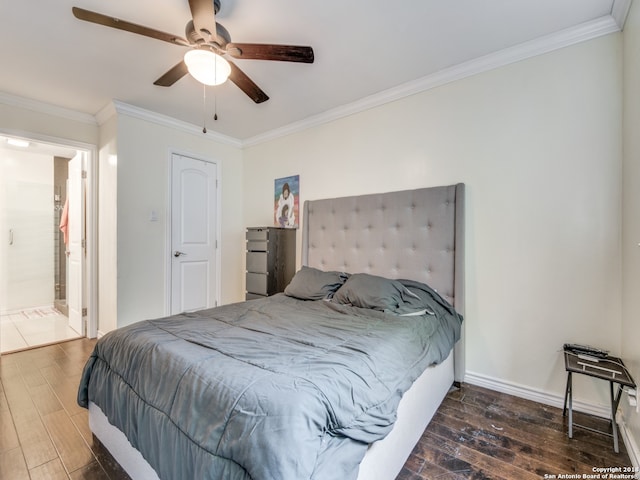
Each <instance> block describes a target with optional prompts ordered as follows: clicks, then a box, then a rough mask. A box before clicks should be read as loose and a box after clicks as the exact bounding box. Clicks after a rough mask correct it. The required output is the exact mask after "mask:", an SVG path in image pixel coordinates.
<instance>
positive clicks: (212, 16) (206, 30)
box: [189, 0, 220, 43]
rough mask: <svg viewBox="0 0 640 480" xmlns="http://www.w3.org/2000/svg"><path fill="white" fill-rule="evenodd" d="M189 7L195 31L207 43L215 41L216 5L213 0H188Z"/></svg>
mask: <svg viewBox="0 0 640 480" xmlns="http://www.w3.org/2000/svg"><path fill="white" fill-rule="evenodd" d="M219 5H220V4H219V2H218V6H219ZM189 8H190V9H191V16H192V17H193V25H194V26H195V28H196V32H198V34H199V35H200V36H201V37H202V38H203V39H204V41H205V42H207V43H208V42H211V41H215V40H216V38H217V36H218V35H217V33H216V31H217V28H216V6H215V5H214V2H213V0H189Z"/></svg>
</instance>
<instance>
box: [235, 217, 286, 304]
mask: <svg viewBox="0 0 640 480" xmlns="http://www.w3.org/2000/svg"><path fill="white" fill-rule="evenodd" d="M246 268H247V272H246V299H247V300H251V299H254V298H262V297H267V296H269V295H273V294H274V293H278V292H283V291H284V289H285V287H286V286H287V285H288V284H289V282H290V281H291V279H292V278H293V275H294V274H295V273H296V230H295V229H291V228H278V227H252V228H247V267H246Z"/></svg>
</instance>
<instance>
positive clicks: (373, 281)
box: [78, 184, 464, 480]
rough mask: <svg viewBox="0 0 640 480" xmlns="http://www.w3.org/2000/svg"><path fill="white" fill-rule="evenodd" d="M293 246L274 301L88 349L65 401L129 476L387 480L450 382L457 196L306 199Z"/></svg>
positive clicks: (457, 287)
mask: <svg viewBox="0 0 640 480" xmlns="http://www.w3.org/2000/svg"><path fill="white" fill-rule="evenodd" d="M302 238H303V245H302V264H303V265H302V267H301V269H300V271H299V272H298V273H296V276H295V277H294V279H293V281H292V282H291V284H290V285H289V286H288V287H287V290H285V293H284V294H278V295H275V296H273V297H269V298H267V299H261V300H251V301H247V302H241V303H238V304H233V305H225V306H222V307H217V308H216V309H208V310H203V311H200V312H189V313H183V314H181V315H175V316H172V317H167V318H163V319H156V320H146V321H141V322H138V323H136V324H134V325H130V326H128V327H125V328H122V329H118V330H116V331H114V332H110V333H109V334H107V335H105V336H104V337H103V338H101V339H100V340H99V342H98V343H97V344H96V348H95V351H94V353H93V354H92V356H91V358H90V359H89V361H88V362H87V365H86V367H85V370H84V372H83V377H82V380H81V384H80V388H79V392H78V401H79V403H80V405H82V406H86V407H88V408H89V424H90V428H91V430H92V431H93V432H94V434H95V435H96V437H97V438H98V439H99V440H100V441H101V442H102V443H103V444H104V445H105V446H106V448H107V449H108V450H109V451H110V452H111V454H112V455H113V456H114V458H115V459H116V460H117V461H118V462H119V463H120V464H121V465H122V466H123V468H124V469H125V470H126V471H127V472H128V473H129V475H130V476H131V477H132V478H134V479H136V480H137V479H153V478H163V479H169V478H176V479H182V478H198V479H207V478H210V479H224V480H236V479H237V480H248V479H253V480H270V479H273V480H287V479H291V480H299V479H302V478H309V479H318V480H319V479H322V480H332V479H335V480H346V479H354V480H355V479H356V478H357V479H358V480H392V479H393V478H395V477H396V476H397V474H398V472H399V471H400V469H401V468H402V465H403V464H404V462H405V461H406V458H407V457H408V455H409V454H410V452H411V449H412V448H413V446H414V445H415V443H416V442H417V440H418V438H419V437H420V435H421V434H422V432H423V431H424V428H425V427H426V425H427V424H428V422H429V420H430V418H431V417H432V415H433V413H434V412H435V410H436V409H437V407H438V405H439V404H440V402H441V401H442V398H444V396H445V395H446V393H447V391H448V389H449V388H450V387H451V384H452V383H453V382H454V380H456V379H457V380H460V379H461V378H462V374H463V372H464V365H463V362H464V355H463V352H464V349H463V346H462V340H459V339H460V338H461V337H462V338H463V333H462V329H461V323H462V322H461V320H462V316H461V314H463V313H464V303H463V298H464V292H463V286H464V275H463V266H464V257H463V253H464V185H463V184H457V185H449V186H442V187H431V188H425V189H418V190H411V191H402V192H390V193H383V194H375V195H363V196H357V197H344V198H337V199H323V200H315V201H307V202H305V204H304V216H303V231H302ZM381 292H382V293H381ZM452 306H455V310H453V308H452ZM456 340H458V341H457V343H456ZM454 344H455V348H453V346H454ZM227 366H228V367H229V369H230V371H231V372H232V373H231V374H230V373H228V371H227V369H226V368H225V367H227ZM225 372H226V373H225Z"/></svg>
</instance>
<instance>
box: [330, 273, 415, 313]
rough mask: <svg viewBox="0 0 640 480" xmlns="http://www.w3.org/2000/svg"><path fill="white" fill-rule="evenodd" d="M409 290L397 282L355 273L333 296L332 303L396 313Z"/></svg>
mask: <svg viewBox="0 0 640 480" xmlns="http://www.w3.org/2000/svg"><path fill="white" fill-rule="evenodd" d="M407 293H408V292H407V290H406V288H405V287H404V285H402V283H400V282H398V281H397V280H390V279H388V278H384V277H379V276H377V275H369V274H368V273H354V274H353V275H351V276H350V277H349V279H348V280H347V281H346V282H345V284H344V285H343V286H342V287H340V289H339V290H338V291H337V292H336V293H335V295H334V296H333V299H332V302H335V303H341V304H345V305H353V306H354V307H360V308H371V309H374V310H380V311H386V312H396V311H398V309H399V308H400V307H401V306H402V305H403V304H404V303H405V300H404V297H405V295H406V294H407Z"/></svg>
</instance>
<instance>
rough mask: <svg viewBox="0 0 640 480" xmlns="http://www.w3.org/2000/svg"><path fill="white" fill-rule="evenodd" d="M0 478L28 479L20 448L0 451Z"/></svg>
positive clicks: (12, 479)
mask: <svg viewBox="0 0 640 480" xmlns="http://www.w3.org/2000/svg"><path fill="white" fill-rule="evenodd" d="M0 478H6V479H11V480H29V471H28V470H27V466H26V464H25V461H24V456H23V455H22V450H21V449H20V448H14V449H13V450H7V451H6V452H1V453H0Z"/></svg>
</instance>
